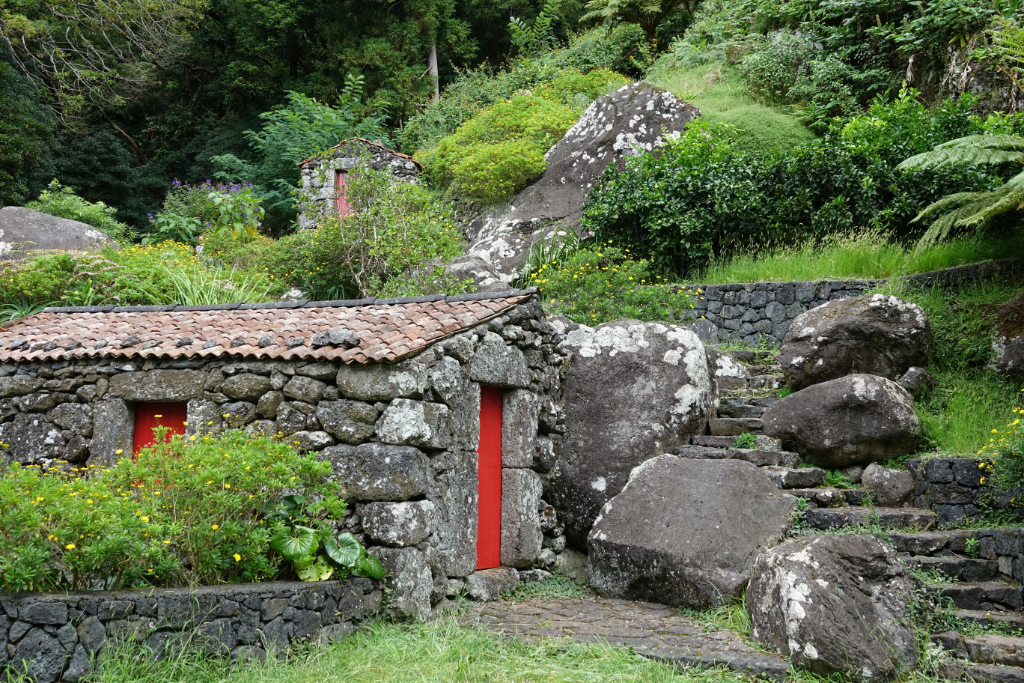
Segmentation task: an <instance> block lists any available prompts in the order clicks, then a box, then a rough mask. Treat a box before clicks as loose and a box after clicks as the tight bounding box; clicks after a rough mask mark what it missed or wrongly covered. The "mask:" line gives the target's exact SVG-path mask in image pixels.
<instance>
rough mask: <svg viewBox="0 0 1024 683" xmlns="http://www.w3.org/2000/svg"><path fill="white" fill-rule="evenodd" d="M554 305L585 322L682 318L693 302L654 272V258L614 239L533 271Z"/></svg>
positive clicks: (550, 306) (532, 280)
mask: <svg viewBox="0 0 1024 683" xmlns="http://www.w3.org/2000/svg"><path fill="white" fill-rule="evenodd" d="M528 284H530V285H531V286H535V287H538V288H539V289H540V293H541V296H542V297H543V298H544V299H545V304H546V306H547V308H548V310H549V311H551V312H552V313H554V314H557V315H564V316H566V317H567V318H569V319H570V320H574V321H575V322H578V323H582V324H585V325H599V324H601V323H606V322H610V321H612V320H618V319H619V318H634V319H636V320H664V321H671V320H681V319H683V318H684V316H685V315H686V313H687V311H689V310H690V309H692V308H693V301H692V299H691V297H690V295H689V294H688V293H686V292H679V293H676V292H673V291H672V288H671V287H670V286H669V284H668V282H667V281H663V280H661V278H660V277H658V276H656V275H652V273H651V264H650V262H648V261H645V260H642V259H640V260H638V259H635V258H633V257H632V256H631V255H630V253H629V250H628V249H620V248H618V247H614V246H612V245H611V244H610V243H609V244H605V245H604V246H600V245H598V246H592V247H584V248H580V249H577V250H576V251H575V252H573V253H572V254H571V255H569V256H567V257H565V258H564V259H563V260H562V261H561V262H559V263H557V264H555V265H549V264H544V265H542V266H541V267H540V269H539V270H538V271H537V272H535V273H531V274H530V275H529V276H528Z"/></svg>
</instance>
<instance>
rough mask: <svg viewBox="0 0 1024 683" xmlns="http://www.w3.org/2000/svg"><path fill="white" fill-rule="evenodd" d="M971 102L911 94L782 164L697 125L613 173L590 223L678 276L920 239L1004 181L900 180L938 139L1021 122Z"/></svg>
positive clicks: (918, 175) (587, 212)
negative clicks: (876, 241) (812, 244)
mask: <svg viewBox="0 0 1024 683" xmlns="http://www.w3.org/2000/svg"><path fill="white" fill-rule="evenodd" d="M971 103H972V100H970V99H969V98H961V99H960V100H958V101H951V102H947V103H944V104H943V105H942V106H941V107H938V108H936V109H928V108H927V107H925V106H924V105H923V104H921V103H920V102H919V101H917V99H916V98H915V93H913V92H911V91H908V92H904V93H902V94H901V95H900V97H899V98H897V99H896V100H894V101H892V102H886V101H882V100H879V101H877V102H876V103H875V104H873V105H872V107H871V110H870V111H869V112H868V113H867V114H865V115H863V116H858V117H855V118H853V119H851V120H849V121H841V120H840V121H836V122H834V123H833V125H832V127H831V128H830V130H829V132H828V134H827V135H826V136H825V137H824V138H822V139H819V140H815V141H813V142H811V143H810V144H808V145H805V146H803V147H800V148H797V149H794V150H791V151H789V152H786V153H777V154H754V153H737V152H736V151H735V150H734V149H733V142H732V137H733V134H734V133H733V131H732V130H731V129H729V128H727V127H724V126H721V125H718V126H710V125H708V124H706V123H701V122H696V123H693V124H691V125H690V126H688V127H687V129H686V131H685V132H684V133H683V135H682V136H680V138H679V139H678V140H676V141H673V142H670V143H669V144H667V145H666V146H665V148H664V149H663V150H662V151H661V153H660V154H658V155H654V154H650V153H648V154H642V155H640V156H638V157H634V158H633V159H631V160H629V161H628V162H627V164H626V168H625V170H623V171H619V170H618V169H616V168H610V169H609V170H608V171H607V172H606V174H605V177H604V180H603V184H602V185H600V186H598V187H597V188H595V189H594V191H593V192H592V193H591V194H590V197H589V200H588V202H587V205H586V206H585V207H584V211H583V216H582V219H581V225H582V226H583V227H584V228H589V229H591V230H594V231H595V234H596V236H597V239H598V240H599V241H604V240H608V239H611V240H614V241H615V243H617V244H630V245H632V246H633V247H634V249H635V251H636V253H637V254H638V255H640V256H641V257H644V258H649V259H651V260H652V261H653V263H654V265H655V267H656V268H657V270H658V272H661V273H676V274H680V275H682V274H686V273H688V272H689V273H695V272H696V271H698V270H700V269H702V268H704V267H705V266H706V264H707V263H708V262H709V260H710V259H712V258H721V257H723V256H728V255H729V254H731V253H734V252H736V251H739V250H749V249H751V248H754V249H757V247H758V246H762V248H763V245H766V244H771V245H774V246H776V247H779V246H784V245H790V244H797V243H801V242H805V241H806V240H807V239H808V238H809V237H813V238H820V237H822V236H824V235H826V234H828V233H836V232H848V231H849V230H851V229H853V228H867V229H873V230H878V231H881V232H885V233H887V234H890V235H892V236H893V237H894V238H895V239H897V240H904V239H909V238H913V237H914V236H916V235H917V234H918V233H919V231H920V230H921V228H919V227H918V226H916V225H911V224H910V221H911V220H912V219H913V218H914V217H915V216H916V215H917V211H918V209H919V208H920V207H921V206H922V205H924V204H925V203H928V202H930V201H934V198H938V197H941V196H944V195H946V194H948V193H949V192H951V191H953V190H954V189H955V190H956V191H963V190H965V189H968V188H976V189H981V188H987V187H991V186H993V185H994V184H996V183H998V180H999V179H998V178H997V177H995V176H992V175H986V174H985V173H983V172H981V171H979V170H977V169H970V168H944V169H934V170H922V171H918V172H914V173H912V174H905V173H903V172H899V171H897V170H896V165H897V164H898V163H899V162H901V161H902V160H903V159H905V158H907V156H911V155H912V154H914V153H916V152H917V151H923V150H925V149H930V148H931V147H932V146H934V144H935V143H936V142H937V141H939V140H946V139H950V138H952V137H959V136H961V135H963V134H965V133H964V132H962V131H979V130H987V129H989V128H992V127H995V128H996V129H999V130H1002V129H1005V128H1007V127H1011V126H1012V125H1014V124H1015V122H1016V120H1017V119H1016V118H1014V119H1013V120H1007V119H998V120H997V119H988V120H987V119H982V118H981V117H978V116H976V115H974V114H972V113H971V110H970V106H971Z"/></svg>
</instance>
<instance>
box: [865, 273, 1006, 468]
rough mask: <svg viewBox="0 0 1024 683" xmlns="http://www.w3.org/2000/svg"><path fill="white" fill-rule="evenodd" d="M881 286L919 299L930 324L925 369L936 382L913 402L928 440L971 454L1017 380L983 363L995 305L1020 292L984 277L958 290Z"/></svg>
mask: <svg viewBox="0 0 1024 683" xmlns="http://www.w3.org/2000/svg"><path fill="white" fill-rule="evenodd" d="M881 291H884V292H888V293H892V294H895V295H896V296H899V297H900V298H902V299H905V300H908V301H913V302H914V303H916V304H918V305H920V306H921V307H922V308H923V309H924V311H925V313H927V314H928V319H929V321H930V323H931V329H932V343H931V347H930V349H929V354H928V355H929V360H930V364H929V369H930V370H931V372H932V373H933V374H934V375H935V376H936V379H937V380H938V387H937V388H936V389H934V390H933V391H932V392H931V393H930V394H929V395H928V396H927V397H926V398H925V399H924V400H923V401H920V402H918V404H917V409H918V415H919V417H920V418H921V424H922V427H923V429H924V435H925V438H926V440H927V442H928V445H929V446H931V447H933V448H936V449H938V450H940V451H942V452H944V453H949V454H958V455H975V454H976V453H977V452H978V450H979V449H980V448H981V447H982V446H984V445H985V444H986V443H988V440H989V438H990V436H991V430H992V429H998V428H1002V427H1003V426H1005V424H1006V423H1007V421H1009V420H1010V418H1011V417H1012V415H1013V413H1012V411H1013V408H1014V406H1016V405H1018V402H1019V401H1020V400H1021V397H1022V396H1024V395H1022V394H1021V392H1020V386H1019V385H1018V384H1017V383H1015V382H1011V381H1009V380H1007V379H1006V378H1004V377H1003V376H1001V375H999V374H997V373H995V372H993V371H992V370H990V369H988V364H989V363H990V362H991V360H992V353H993V352H992V333H993V328H994V326H995V321H996V310H997V309H998V308H999V306H1001V305H1002V304H1004V303H1006V302H1007V301H1009V300H1011V299H1013V298H1014V297H1015V296H1017V295H1018V294H1019V293H1020V287H1019V286H1017V285H1013V284H1010V283H998V282H996V283H993V282H984V283H976V284H972V285H970V286H967V287H964V288H962V289H960V290H959V291H944V290H941V289H938V288H934V289H930V290H926V291H921V290H916V289H914V288H911V287H908V286H906V285H905V284H901V283H898V282H897V283H891V284H888V285H886V286H885V287H883V288H882V290H881Z"/></svg>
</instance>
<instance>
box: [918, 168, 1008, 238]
mask: <svg viewBox="0 0 1024 683" xmlns="http://www.w3.org/2000/svg"><path fill="white" fill-rule="evenodd" d="M1021 175H1022V176H1024V174H1021ZM1018 177H1020V176H1018ZM1022 207H1024V186H1016V187H1010V186H1009V185H1003V186H1002V187H998V188H996V189H994V190H989V191H986V192H958V193H957V194H951V195H949V196H947V197H943V198H942V199H940V200H939V201H937V202H935V203H934V204H931V205H929V206H927V207H925V209H924V210H923V211H921V213H919V214H917V217H915V218H914V220H913V221H912V222H914V223H917V222H920V221H922V220H924V219H927V218H930V217H932V216H936V215H938V214H942V212H943V211H946V210H947V209H950V208H952V209H953V210H952V211H949V212H948V213H944V214H942V215H941V216H939V218H937V219H936V220H935V221H934V222H933V223H932V224H931V225H930V226H929V227H928V230H927V232H925V234H924V235H923V236H922V237H921V239H920V240H919V241H918V243H917V249H916V251H918V252H920V251H921V250H923V249H925V248H927V247H930V246H933V245H935V244H938V243H939V242H941V241H943V240H945V239H947V238H948V237H949V236H950V235H952V234H953V233H954V232H958V231H960V230H963V229H966V228H974V229H975V231H977V232H984V231H985V230H987V229H988V228H989V226H991V225H992V223H993V221H995V219H996V218H998V217H1000V216H1003V215H1005V214H1008V213H1011V212H1014V211H1019V210H1020V209H1021V208H1022Z"/></svg>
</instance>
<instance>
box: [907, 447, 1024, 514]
mask: <svg viewBox="0 0 1024 683" xmlns="http://www.w3.org/2000/svg"><path fill="white" fill-rule="evenodd" d="M982 463H983V461H981V460H977V459H974V458H914V459H913V460H908V461H907V469H908V470H909V471H910V474H911V476H912V477H913V478H914V505H915V506H916V507H920V508H929V509H932V510H935V512H936V513H937V514H938V515H939V521H940V523H942V524H951V523H954V522H960V521H962V520H964V519H965V518H967V519H975V518H977V517H978V516H979V515H980V514H981V512H982V511H983V510H984V509H986V508H988V509H997V510H1002V509H1006V508H1009V507H1010V499H1011V498H1015V497H1016V496H1015V495H1014V494H1012V493H1007V492H1005V491H1001V490H1000V489H998V488H995V487H993V486H989V485H988V484H985V483H984V482H983V481H982V480H983V479H984V478H986V477H988V476H990V475H989V473H988V470H986V469H984V468H982V467H981V466H980V465H982Z"/></svg>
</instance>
